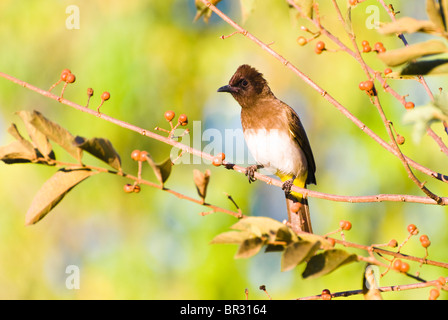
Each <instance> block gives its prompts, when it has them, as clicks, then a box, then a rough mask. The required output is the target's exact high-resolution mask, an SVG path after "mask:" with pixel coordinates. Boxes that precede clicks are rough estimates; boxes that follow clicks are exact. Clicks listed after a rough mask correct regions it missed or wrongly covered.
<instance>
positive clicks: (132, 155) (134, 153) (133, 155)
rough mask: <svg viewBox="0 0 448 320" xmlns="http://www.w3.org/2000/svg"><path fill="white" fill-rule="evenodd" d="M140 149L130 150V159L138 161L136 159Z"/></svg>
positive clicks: (138, 157)
mask: <svg viewBox="0 0 448 320" xmlns="http://www.w3.org/2000/svg"><path fill="white" fill-rule="evenodd" d="M140 152H141V151H140V150H134V151H132V152H131V159H132V160H135V161H138V159H140Z"/></svg>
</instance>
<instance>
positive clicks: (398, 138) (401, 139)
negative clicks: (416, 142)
mask: <svg viewBox="0 0 448 320" xmlns="http://www.w3.org/2000/svg"><path fill="white" fill-rule="evenodd" d="M404 141H405V139H404V137H403V136H401V135H399V134H398V135H397V143H398V144H399V145H402V144H403V143H404Z"/></svg>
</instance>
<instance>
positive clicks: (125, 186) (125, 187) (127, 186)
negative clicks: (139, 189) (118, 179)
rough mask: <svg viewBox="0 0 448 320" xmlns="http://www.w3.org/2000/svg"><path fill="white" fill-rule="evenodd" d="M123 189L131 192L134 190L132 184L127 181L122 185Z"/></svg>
mask: <svg viewBox="0 0 448 320" xmlns="http://www.w3.org/2000/svg"><path fill="white" fill-rule="evenodd" d="M123 190H124V192H126V193H131V192H132V191H134V186H133V185H132V184H129V183H127V184H125V185H124V186H123Z"/></svg>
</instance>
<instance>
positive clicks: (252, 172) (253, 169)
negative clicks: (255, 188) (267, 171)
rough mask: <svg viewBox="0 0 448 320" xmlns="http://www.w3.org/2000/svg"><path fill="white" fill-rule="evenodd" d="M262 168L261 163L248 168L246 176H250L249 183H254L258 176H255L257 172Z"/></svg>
mask: <svg viewBox="0 0 448 320" xmlns="http://www.w3.org/2000/svg"><path fill="white" fill-rule="evenodd" d="M259 168H260V166H259V165H256V164H255V165H252V166H249V167H247V168H246V172H245V174H246V176H247V177H248V178H249V183H252V182H254V181H256V180H257V178H255V177H254V175H255V172H257V170H258V169H259Z"/></svg>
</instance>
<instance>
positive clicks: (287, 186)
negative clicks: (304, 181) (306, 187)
mask: <svg viewBox="0 0 448 320" xmlns="http://www.w3.org/2000/svg"><path fill="white" fill-rule="evenodd" d="M295 179H296V176H292V178H291V179H289V180H286V181H285V182H283V185H282V190H283V191H285V195H286V196H288V195H289V194H290V193H291V188H292V186H293V185H294V180H295Z"/></svg>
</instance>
